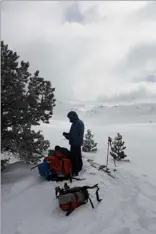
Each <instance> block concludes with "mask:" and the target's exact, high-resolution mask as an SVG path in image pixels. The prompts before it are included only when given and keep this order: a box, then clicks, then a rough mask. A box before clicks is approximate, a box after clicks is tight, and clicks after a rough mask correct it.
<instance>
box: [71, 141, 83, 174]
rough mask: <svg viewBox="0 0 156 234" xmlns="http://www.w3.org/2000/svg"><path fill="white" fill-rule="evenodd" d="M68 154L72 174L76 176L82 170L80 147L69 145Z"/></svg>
mask: <svg viewBox="0 0 156 234" xmlns="http://www.w3.org/2000/svg"><path fill="white" fill-rule="evenodd" d="M70 152H71V162H72V172H73V173H76V174H77V173H78V172H80V171H81V170H82V166H83V162H82V155H81V146H77V145H71V148H70Z"/></svg>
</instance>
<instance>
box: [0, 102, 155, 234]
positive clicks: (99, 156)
mask: <svg viewBox="0 0 156 234" xmlns="http://www.w3.org/2000/svg"><path fill="white" fill-rule="evenodd" d="M61 105H62V106H61V107H59V105H58V107H57V108H58V109H57V110H56V114H55V115H54V118H53V120H51V122H50V124H49V125H42V126H40V129H42V130H43V132H44V135H45V137H46V138H47V139H50V141H51V146H52V147H53V146H54V145H56V144H60V145H62V146H67V147H68V143H67V141H66V140H64V138H63V136H62V132H63V131H68V128H69V127H70V124H69V122H68V119H66V114H67V112H68V111H69V110H70V109H76V110H77V111H78V113H79V114H80V117H82V118H83V120H84V122H85V124H86V128H91V130H92V132H93V134H94V136H95V140H96V142H98V152H97V153H96V154H84V157H83V160H84V168H83V171H82V172H81V175H80V177H83V178H85V179H86V180H84V181H73V183H72V184H71V185H72V186H74V185H93V184H95V183H99V186H100V197H101V198H102V199H103V200H102V202H101V203H100V204H97V202H96V199H95V196H94V192H95V191H93V190H92V191H91V197H92V200H93V202H94V204H95V206H96V208H95V209H94V210H93V209H92V208H91V206H90V204H89V203H88V204H86V205H84V206H82V207H80V208H78V209H76V210H75V211H74V212H73V213H72V214H71V215H70V216H69V217H66V216H65V214H64V213H63V212H62V211H61V210H60V209H59V207H58V202H57V200H56V198H55V193H54V189H55V186H56V185H58V184H57V183H55V182H46V181H43V180H41V178H40V177H39V176H38V172H37V170H33V171H31V170H30V168H29V167H28V166H26V165H24V164H23V163H22V162H16V163H13V164H11V165H9V167H8V168H7V170H6V171H5V172H4V173H2V178H1V183H2V193H1V195H2V203H1V204H2V219H1V222H2V234H60V233H66V234H73V233H74V234H77V233H81V232H84V233H85V234H155V233H156V170H155V165H156V154H155V152H156V143H155V139H156V123H155V122H156V108H155V105H154V104H151V105H150V104H149V105H141V106H139V107H138V105H137V106H129V107H127V106H124V107H121V106H119V107H109V108H108V107H98V106H97V107H96V108H95V107H92V106H91V107H90V108H88V109H87V111H85V110H86V106H83V108H82V105H81V106H80V105H79V106H76V108H75V104H74V108H71V106H70V105H65V104H61ZM151 109H152V110H151ZM95 110H96V111H95ZM90 113H92V114H90ZM115 120H116V121H115ZM117 132H120V133H121V134H122V135H123V140H124V141H125V142H126V146H127V151H126V153H127V155H128V157H129V158H130V160H131V162H130V163H124V162H120V163H119V162H118V163H117V172H115V175H116V179H112V178H110V177H108V175H107V174H104V173H103V172H100V171H97V170H96V169H95V168H92V167H91V166H90V165H89V164H88V162H87V161H86V159H87V158H92V159H94V160H95V161H97V162H99V163H102V164H104V163H105V162H106V151H107V138H108V136H111V137H114V136H115V135H116V133H117ZM109 167H110V168H114V166H113V163H112V160H111V159H110V160H109ZM59 184H60V186H62V185H63V182H61V183H59Z"/></svg>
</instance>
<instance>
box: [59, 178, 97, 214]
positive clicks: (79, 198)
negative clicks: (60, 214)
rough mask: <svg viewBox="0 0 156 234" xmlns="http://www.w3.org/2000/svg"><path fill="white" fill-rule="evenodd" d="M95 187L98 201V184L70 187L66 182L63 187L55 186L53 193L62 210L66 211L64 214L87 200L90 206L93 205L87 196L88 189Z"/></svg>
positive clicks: (69, 212)
mask: <svg viewBox="0 0 156 234" xmlns="http://www.w3.org/2000/svg"><path fill="white" fill-rule="evenodd" d="M94 188H96V199H97V201H98V202H100V201H101V200H102V199H100V198H99V194H98V191H99V187H98V184H95V185H94V186H91V187H90V186H83V187H73V188H70V187H69V186H68V185H67V183H65V184H64V189H61V188H60V187H56V188H55V195H56V198H57V199H58V201H59V206H60V208H61V209H62V210H63V211H66V212H67V213H66V216H68V215H70V214H71V213H72V212H73V211H74V210H75V209H76V208H78V207H79V206H81V205H83V204H86V203H87V202H88V200H89V201H90V203H91V206H92V208H94V205H93V203H92V200H91V198H90V196H89V193H88V189H94Z"/></svg>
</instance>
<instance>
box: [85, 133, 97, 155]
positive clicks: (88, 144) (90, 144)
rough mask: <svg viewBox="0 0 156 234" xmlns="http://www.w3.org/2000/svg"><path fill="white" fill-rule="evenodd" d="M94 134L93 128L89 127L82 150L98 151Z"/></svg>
mask: <svg viewBox="0 0 156 234" xmlns="http://www.w3.org/2000/svg"><path fill="white" fill-rule="evenodd" d="M93 137H94V135H93V134H92V133H91V130H90V129H88V130H87V133H86V135H85V139H84V142H83V147H82V150H83V151H84V152H96V151H97V143H95V142H94V140H93Z"/></svg>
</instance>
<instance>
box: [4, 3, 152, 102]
mask: <svg viewBox="0 0 156 234" xmlns="http://www.w3.org/2000/svg"><path fill="white" fill-rule="evenodd" d="M151 4H152V3H148V2H144V1H138V2H137V1H135V2H130V1H129V2H128V1H127V2H124V1H117V2H115V1H103V2H102V1H100V2H98V1H97V2H95V1H88V2H87V1H80V2H79V1H73V2H72V1H65V2H63V1H62V2H59V1H58V2H57V1H54V2H50V1H49V2H46V1H45V2H44V1H42V2H31V1H30V2H29V1H25V2H24V1H22V2H19V1H17V2H16V1H13V2H11V1H10V2H7V1H6V2H2V3H1V5H2V12H1V18H2V22H1V32H2V39H3V40H4V41H5V43H7V44H9V47H10V48H12V49H14V50H16V51H17V52H18V54H19V55H20V58H21V59H22V60H25V61H30V64H31V68H30V69H31V71H35V70H37V69H39V70H40V74H41V75H42V76H43V77H44V78H45V79H48V80H51V82H52V84H53V86H54V87H56V98H57V99H60V100H67V99H72V100H83V101H85V100H96V99H99V97H100V98H101V97H102V96H103V97H106V98H108V99H110V100H111V99H112V100H113V98H116V97H117V96H118V97H120V95H121V98H122V97H123V93H124V95H126V93H127V92H128V93H127V95H129V94H130V95H131V94H132V93H133V92H134V94H135V95H134V97H135V99H136V100H137V98H138V99H139V98H140V96H139V95H143V96H144V97H145V99H147V98H148V96H149V97H151V96H150V95H151V93H152V92H153V91H152V90H151V87H150V85H151V83H152V85H153V86H154V87H155V85H156V84H155V82H153V81H155V78H149V77H154V76H155V72H156V71H155V67H156V66H155V65H156V56H155V55H156V44H155V40H156V34H155V28H156V19H155V18H154V17H151V18H150V20H149V18H148V17H147V13H146V14H145V12H149V11H150V10H149V9H151ZM154 7H155V5H153V8H154ZM141 17H142V18H141ZM139 19H142V20H139ZM142 22H143V23H142ZM151 80H152V82H149V81H151ZM142 82H143V83H144V84H143V86H144V88H142V86H140V85H142ZM127 87H129V90H127ZM139 89H140V90H142V91H139ZM143 89H144V90H147V92H146V91H143ZM136 90H137V91H136ZM140 93H142V94H140ZM137 95H138V96H137ZM152 95H153V94H152ZM104 99H105V98H104ZM119 99H120V98H119ZM125 99H126V98H125Z"/></svg>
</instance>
